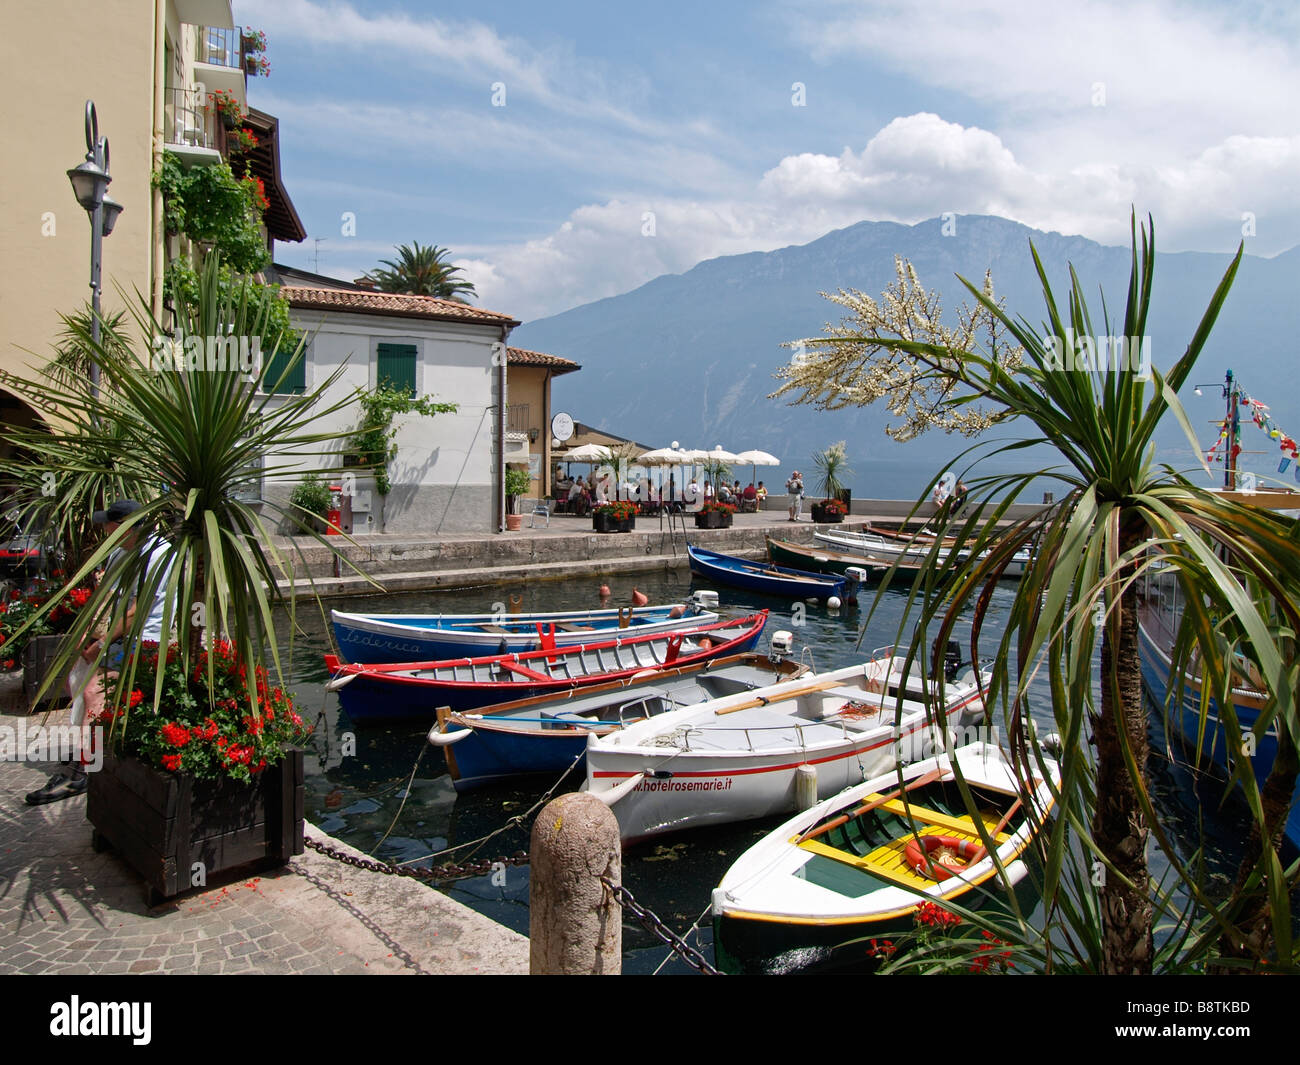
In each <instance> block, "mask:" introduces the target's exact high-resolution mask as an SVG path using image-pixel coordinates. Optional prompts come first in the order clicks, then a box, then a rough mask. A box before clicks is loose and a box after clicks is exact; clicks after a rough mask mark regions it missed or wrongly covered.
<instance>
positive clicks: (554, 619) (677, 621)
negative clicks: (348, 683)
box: [330, 599, 718, 662]
mask: <svg viewBox="0 0 1300 1065" xmlns="http://www.w3.org/2000/svg"><path fill="white" fill-rule="evenodd" d="M330 618H331V620H332V621H333V623H334V638H335V641H336V642H337V644H338V648H339V656H340V657H341V658H342V659H343V660H344V661H345V662H428V661H433V660H435V659H439V658H457V657H461V656H466V655H469V656H473V655H491V654H500V655H503V654H507V653H510V652H515V651H532V650H535V649H537V648H539V647H540V646H541V645H542V638H543V636H547V637H550V638H553V639H554V641H555V645H556V646H557V647H568V646H572V645H574V644H579V643H585V642H590V641H591V640H592V639H594V638H596V637H598V636H600V635H601V634H609V635H614V634H615V633H616V632H618V631H620V630H627V631H630V632H635V633H648V632H675V631H678V630H681V629H688V628H694V627H696V626H698V625H701V624H706V623H708V622H711V621H717V620H718V615H717V614H716V613H712V612H710V611H708V610H705V609H703V608H702V607H701V606H700V604H699V603H698V602H697V601H696V600H694V599H690V600H687V601H686V602H685V603H680V604H669V605H666V606H637V607H624V608H621V609H600V610H566V611H559V612H554V613H545V614H507V613H505V612H504V611H499V612H497V613H495V614H348V613H344V612H343V611H341V610H332V611H330Z"/></svg>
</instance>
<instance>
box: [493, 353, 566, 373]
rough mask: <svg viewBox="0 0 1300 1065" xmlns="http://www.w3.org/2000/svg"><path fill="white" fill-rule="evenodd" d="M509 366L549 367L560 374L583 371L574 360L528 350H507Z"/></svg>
mask: <svg viewBox="0 0 1300 1065" xmlns="http://www.w3.org/2000/svg"><path fill="white" fill-rule="evenodd" d="M506 356H507V360H508V361H507V363H506V365H508V366H549V367H550V368H551V369H553V370H555V371H557V372H558V373H573V371H574V370H581V369H582V367H581V366H579V365H578V364H577V363H576V362H574V361H573V360H572V359H562V358H560V356H558V355H547V354H546V352H544V351H529V350H528V349H527V348H506Z"/></svg>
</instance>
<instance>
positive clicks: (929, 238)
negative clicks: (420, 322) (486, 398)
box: [511, 216, 1300, 497]
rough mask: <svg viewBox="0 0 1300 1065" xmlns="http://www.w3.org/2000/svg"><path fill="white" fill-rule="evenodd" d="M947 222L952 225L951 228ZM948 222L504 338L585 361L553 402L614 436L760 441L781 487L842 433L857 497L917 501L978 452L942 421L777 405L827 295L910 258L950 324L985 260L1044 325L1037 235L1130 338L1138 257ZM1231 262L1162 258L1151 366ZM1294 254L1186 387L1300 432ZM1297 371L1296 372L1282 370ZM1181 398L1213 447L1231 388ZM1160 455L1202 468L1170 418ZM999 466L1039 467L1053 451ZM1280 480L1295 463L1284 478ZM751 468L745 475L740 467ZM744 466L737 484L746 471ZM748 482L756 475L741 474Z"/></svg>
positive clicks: (623, 299)
mask: <svg viewBox="0 0 1300 1065" xmlns="http://www.w3.org/2000/svg"><path fill="white" fill-rule="evenodd" d="M948 228H949V229H952V227H951V226H949V227H948ZM943 230H944V227H943V224H942V223H941V221H940V220H939V219H937V218H936V219H932V220H930V221H928V222H921V223H918V224H917V225H914V226H904V225H898V224H895V223H892V222H860V223H858V224H857V225H853V226H850V227H848V228H846V229H841V230H836V231H834V232H831V233H828V234H826V235H825V236H824V237H821V238H819V239H818V240H815V241H813V242H811V243H809V244H804V245H799V246H792V247H787V248H781V249H779V250H777V251H772V252H754V253H751V254H746V255H732V256H725V257H722V258H718V259H710V260H707V261H705V262H701V263H699V264H698V265H696V266H695V267H693V268H692V269H690V270H688V271H686V272H685V273H682V274H674V275H664V276H662V277H658V278H655V279H654V280H653V281H650V282H648V283H647V284H644V285H642V286H641V287H640V288H637V289H635V290H633V291H631V292H627V293H624V294H623V295H621V296H615V297H611V298H609V299H603V300H599V301H597V302H594V303H589V304H586V305H584V306H581V307H575V308H573V309H572V310H569V311H565V312H564V313H562V314H558V315H555V316H553V317H550V318H544V319H540V320H538V321H534V322H529V323H527V324H525V325H523V326H521V327H520V328H518V329H517V330H516V331H515V332H514V334H513V335H512V337H511V342H512V343H515V344H519V345H522V346H524V347H528V348H532V349H534V350H540V351H550V352H554V353H556V354H560V355H563V356H565V357H566V358H571V359H576V360H577V361H579V362H580V363H582V367H583V368H582V371H581V372H580V373H576V374H569V375H566V376H564V377H561V378H559V379H558V380H557V381H556V382H555V386H554V389H555V395H554V409H555V410H565V411H568V412H569V413H571V414H572V415H573V416H574V417H575V418H576V419H578V420H580V421H583V422H585V423H588V424H591V425H597V426H600V427H602V428H604V429H606V430H609V431H610V432H614V433H617V434H619V435H620V436H626V437H630V438H634V439H639V440H645V441H651V442H654V443H655V444H656V445H657V446H665V445H667V444H669V443H671V442H672V441H673V440H677V441H680V442H681V443H682V444H683V445H686V446H688V447H705V448H708V447H713V446H714V445H715V444H721V445H722V446H723V447H725V448H728V449H729V450H733V451H739V450H744V449H746V448H761V449H763V450H765V451H770V452H772V453H773V454H775V455H778V456H780V457H781V458H782V459H783V460H784V462H783V466H782V467H781V468H780V469H769V470H768V471H766V474H767V476H766V477H765V471H763V470H762V469H760V470H759V471H758V476H759V477H763V478H764V479H766V480H767V481H768V483H769V485H771V484H773V483H776V484H777V485H780V484H782V483H783V482H784V480H785V477H786V476H787V475H788V472H789V470H790V469H791V468H792V467H799V468H802V469H803V470H804V472H805V473H807V472H808V467H809V466H810V465H811V463H810V462H809V456H810V455H811V454H812V453H813V452H814V451H815V450H821V449H823V448H825V447H826V446H827V445H828V444H831V443H833V442H834V441H836V440H841V439H843V440H846V441H847V442H848V453H849V464H850V466H852V467H853V468H854V470H855V471H856V476H855V477H853V478H851V481H852V483H853V486H854V491H855V494H857V495H881V496H908V497H911V496H913V495H915V493H916V491H918V490H919V489H920V488H921V487H922V486H923V484H924V482H925V480H926V479H927V478H928V476H929V472H928V471H930V470H932V469H933V468H934V467H935V466H936V465H937V464H940V463H942V462H944V461H946V460H947V459H948V458H949V457H951V456H952V455H953V454H955V453H958V452H960V451H962V450H964V449H965V448H967V447H969V446H970V445H971V443H972V442H971V441H969V440H967V439H966V438H964V437H961V436H958V435H952V436H948V435H945V434H943V433H941V432H937V431H932V432H930V433H927V434H924V435H923V436H921V437H919V438H917V439H916V440H913V441H912V442H910V443H908V444H897V443H895V442H894V441H893V440H891V439H890V438H889V437H887V436H886V435H885V432H884V427H885V426H886V425H887V424H890V423H891V420H892V419H891V418H890V416H889V414H888V412H887V411H885V410H884V409H883V407H880V406H874V407H867V408H860V409H853V410H846V411H828V412H821V411H817V410H815V409H813V408H812V407H810V406H791V405H789V404H788V403H786V402H784V401H783V400H782V401H778V400H770V399H768V398H767V395H768V393H770V392H772V391H773V390H774V389H775V388H776V387H777V382H776V381H775V380H774V379H773V377H772V373H773V371H775V370H776V369H777V367H778V366H780V365H781V364H782V363H784V362H786V361H788V359H789V358H790V355H791V352H790V350H789V349H786V348H783V347H782V346H781V345H782V343H783V342H786V341H790V340H795V339H799V338H806V337H813V336H817V335H819V334H821V332H822V329H823V327H824V325H825V323H826V322H827V321H828V320H829V321H839V319H840V318H841V317H842V314H841V308H840V307H838V306H837V305H835V304H832V303H830V302H828V301H827V300H825V299H823V298H822V297H821V295H820V293H821V292H834V291H836V290H838V289H840V288H846V289H857V290H860V291H862V292H865V293H867V294H869V295H871V296H876V297H878V296H879V295H880V293H881V292H882V291H883V290H884V289H885V288H886V286H888V285H889V284H890V283H891V282H893V280H894V278H895V271H894V257H895V256H899V257H902V258H904V259H908V260H910V261H911V262H912V264H913V266H914V267H915V268H916V271H917V274H918V276H919V277H920V280H921V283H922V284H923V285H925V286H926V287H927V288H929V289H931V290H934V289H938V290H939V291H940V292H941V293H942V294H943V304H944V308H945V317H946V318H949V319H950V318H951V315H952V312H953V310H954V309H955V308H956V307H957V306H959V305H960V304H961V303H962V302H965V300H964V296H965V295H966V293H965V289H964V288H963V287H962V286H961V284H960V282H959V281H958V280H957V278H956V276H954V275H961V276H963V277H966V278H968V279H969V280H970V281H971V282H972V283H974V284H976V285H978V284H980V283H981V282H982V280H983V278H984V274H985V271H986V270H992V272H993V281H994V285H995V289H996V292H997V294H998V295H999V297H1005V298H1006V306H1007V309H1008V310H1009V312H1010V313H1011V314H1012V315H1013V316H1015V315H1022V316H1024V317H1025V318H1026V319H1028V320H1029V321H1030V322H1031V323H1033V324H1034V325H1036V326H1040V331H1041V325H1040V323H1041V322H1042V319H1043V317H1044V313H1043V303H1042V295H1041V288H1040V285H1039V282H1038V278H1037V275H1036V273H1035V270H1034V265H1033V260H1032V259H1031V257H1030V253H1029V242H1030V241H1031V240H1032V241H1033V243H1034V246H1035V247H1036V248H1037V249H1038V253H1039V256H1040V257H1041V258H1042V260H1043V264H1044V267H1045V268H1046V270H1047V272H1048V276H1049V278H1050V280H1051V282H1052V285H1053V288H1054V290H1055V291H1056V293H1057V297H1058V300H1060V301H1061V302H1062V303H1064V300H1065V297H1066V294H1067V293H1068V284H1069V267H1070V265H1071V264H1072V265H1073V267H1074V269H1075V271H1076V273H1077V274H1078V275H1079V278H1080V280H1081V282H1082V284H1083V286H1084V291H1085V294H1086V296H1087V298H1088V301H1089V306H1090V308H1091V310H1092V313H1093V315H1094V331H1095V332H1098V333H1103V332H1107V330H1106V329H1105V327H1104V325H1103V324H1102V322H1101V320H1100V318H1101V300H1100V299H1099V298H1098V295H1097V293H1098V287H1099V286H1100V287H1101V289H1102V291H1104V293H1105V296H1106V305H1107V307H1108V308H1109V310H1110V314H1111V317H1112V320H1114V319H1116V318H1118V319H1119V321H1118V322H1114V324H1113V325H1112V327H1111V329H1110V330H1109V332H1113V333H1119V332H1121V331H1122V325H1123V322H1122V317H1123V305H1124V301H1125V293H1126V288H1127V283H1128V276H1129V264H1130V250H1129V249H1128V248H1127V247H1108V246H1104V245H1101V244H1097V243H1096V242H1094V241H1091V240H1087V239H1085V238H1083V237H1078V236H1063V235H1061V234H1060V233H1044V232H1041V231H1039V230H1034V229H1030V228H1028V227H1026V226H1023V225H1020V224H1019V223H1016V222H1011V221H1008V220H1006V219H1003V218H995V217H988V216H959V217H958V218H957V219H956V227H955V233H953V234H952V235H949V236H945V235H944V232H943ZM1230 260H1231V256H1230V255H1226V254H1214V253H1202V252H1178V253H1160V255H1159V257H1158V261H1157V263H1156V271H1155V289H1154V292H1153V297H1152V312H1151V317H1150V324H1149V329H1148V336H1149V342H1150V346H1151V351H1152V358H1153V361H1154V363H1155V365H1156V366H1157V367H1160V368H1165V367H1168V366H1169V365H1171V364H1172V363H1173V361H1174V360H1175V359H1176V358H1177V356H1178V355H1179V354H1181V353H1182V351H1183V350H1184V349H1185V347H1186V344H1187V341H1188V339H1189V338H1190V337H1191V336H1192V334H1193V333H1194V331H1195V329H1196V326H1197V323H1198V322H1199V318H1200V315H1201V313H1202V312H1203V311H1204V309H1205V307H1206V305H1207V304H1208V302H1209V300H1210V297H1211V295H1212V294H1213V292H1214V289H1215V286H1216V285H1217V284H1218V282H1219V280H1220V278H1221V277H1222V276H1223V272H1224V270H1225V269H1226V268H1227V265H1228V263H1229V262H1230ZM1298 282H1300V248H1295V249H1292V250H1291V251H1288V252H1286V253H1284V254H1282V255H1279V256H1276V257H1275V258H1273V259H1261V258H1258V257H1255V256H1247V257H1245V258H1244V260H1243V262H1242V265H1241V268H1240V269H1239V271H1238V274H1237V279H1236V282H1235V284H1234V285H1233V288H1232V292H1231V294H1230V295H1229V297H1228V300H1227V303H1226V304H1225V306H1224V309H1223V312H1222V314H1221V315H1220V316H1219V320H1218V322H1217V324H1216V325H1215V328H1214V331H1213V333H1212V334H1211V338H1210V341H1209V343H1208V344H1207V345H1206V347H1205V350H1204V351H1203V352H1202V354H1201V357H1200V360H1199V362H1198V364H1197V369H1196V370H1195V371H1194V373H1193V379H1194V382H1193V383H1200V382H1207V383H1210V384H1211V385H1214V384H1216V383H1217V382H1221V381H1222V380H1223V374H1224V371H1225V369H1227V368H1231V369H1233V371H1234V372H1235V373H1236V376H1237V379H1238V381H1240V382H1241V384H1242V385H1243V387H1244V388H1245V389H1246V390H1247V391H1249V392H1250V394H1251V395H1252V396H1253V397H1255V398H1257V399H1260V400H1262V401H1263V402H1265V403H1268V404H1270V405H1271V406H1272V414H1273V417H1274V421H1275V422H1276V423H1277V424H1278V425H1280V426H1282V427H1283V428H1284V429H1285V430H1286V431H1288V432H1291V433H1292V434H1293V435H1300V396H1297V394H1296V393H1295V392H1292V391H1290V389H1289V388H1278V387H1277V386H1278V385H1280V384H1282V383H1283V382H1284V381H1285V379H1286V377H1287V376H1288V375H1289V374H1290V373H1292V372H1295V366H1296V358H1295V353H1294V349H1295V343H1296V341H1295V338H1296V336H1297V335H1300V300H1297V298H1296V297H1297V295H1298V294H1300V284H1298ZM1288 366H1290V367H1292V369H1291V370H1288V369H1287V367H1288ZM1183 400H1184V403H1185V404H1186V405H1187V407H1188V411H1189V416H1190V418H1191V420H1192V422H1193V425H1194V426H1196V427H1197V429H1198V430H1201V431H1202V443H1203V445H1205V446H1208V444H1209V443H1210V442H1212V440H1213V437H1214V435H1215V434H1214V427H1213V426H1212V425H1211V424H1210V423H1211V422H1213V421H1214V420H1215V419H1216V418H1218V417H1221V416H1222V411H1223V406H1222V399H1221V392H1219V391H1218V390H1217V389H1214V388H1207V389H1204V394H1203V396H1201V397H1195V396H1193V395H1192V394H1191V390H1190V389H1185V391H1184V395H1183ZM1031 430H1032V427H1028V426H1025V427H1020V426H1016V425H1015V424H1014V423H1012V425H1011V426H1010V427H1007V426H1004V427H1001V428H999V429H998V430H995V433H996V435H997V436H998V437H999V438H1005V437H1007V436H1009V435H1011V436H1024V435H1029V433H1030V432H1031ZM1160 443H1161V457H1162V458H1165V459H1167V460H1168V461H1172V462H1175V463H1176V464H1177V465H1178V466H1180V467H1186V466H1187V465H1189V464H1190V463H1191V462H1193V461H1194V459H1193V457H1192V453H1191V449H1190V448H1188V447H1187V444H1186V440H1185V438H1184V437H1183V436H1182V434H1181V432H1179V430H1178V429H1177V427H1176V426H1174V425H1173V424H1170V425H1167V426H1165V427H1164V431H1163V433H1162V436H1161V437H1160ZM1243 447H1244V448H1245V450H1246V451H1248V452H1249V451H1252V450H1259V451H1261V452H1264V454H1262V455H1260V456H1256V457H1254V458H1253V460H1248V459H1243V466H1245V467H1250V466H1251V465H1252V462H1253V464H1254V466H1255V468H1257V469H1258V472H1259V473H1261V474H1272V475H1276V473H1277V458H1278V452H1277V445H1276V443H1275V442H1273V441H1270V440H1269V439H1268V438H1267V437H1266V436H1265V434H1263V433H1262V432H1260V431H1257V430H1255V429H1253V428H1252V427H1250V426H1247V428H1246V429H1245V430H1244V434H1243ZM1043 454H1044V457H1043V458H1040V459H1038V460H1031V459H1027V458H1025V457H1024V456H1025V455H1026V453H1024V452H1021V453H1018V455H1017V457H1016V458H1015V459H1008V460H1003V466H1004V468H1005V467H1006V466H1007V465H1009V464H1010V463H1015V464H1017V465H1024V464H1026V463H1027V462H1029V461H1034V462H1035V464H1036V465H1042V464H1046V462H1047V461H1048V459H1049V456H1048V455H1047V453H1046V452H1044V453H1043ZM1287 472H1288V475H1289V474H1290V473H1291V471H1290V470H1288V471H1287ZM746 473H747V471H746ZM740 475H741V474H740V471H737V476H740ZM746 479H747V478H746Z"/></svg>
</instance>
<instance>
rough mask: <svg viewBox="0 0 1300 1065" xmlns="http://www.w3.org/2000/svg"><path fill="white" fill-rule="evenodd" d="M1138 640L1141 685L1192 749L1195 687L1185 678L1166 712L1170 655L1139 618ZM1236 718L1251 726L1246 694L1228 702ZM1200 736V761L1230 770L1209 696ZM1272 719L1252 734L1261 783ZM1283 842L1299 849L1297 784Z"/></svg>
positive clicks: (1268, 763)
mask: <svg viewBox="0 0 1300 1065" xmlns="http://www.w3.org/2000/svg"><path fill="white" fill-rule="evenodd" d="M1138 640H1139V644H1140V651H1141V663H1142V680H1143V683H1144V684H1145V685H1146V688H1147V691H1148V693H1149V694H1150V695H1151V698H1152V701H1153V702H1154V703H1155V705H1156V707H1157V709H1158V710H1159V712H1160V713H1161V714H1162V715H1165V716H1166V720H1167V722H1168V724H1169V727H1170V729H1171V731H1172V732H1173V733H1174V734H1175V735H1176V736H1177V737H1178V738H1179V740H1180V741H1182V743H1183V745H1184V746H1185V747H1186V748H1187V749H1188V750H1189V751H1191V752H1193V754H1195V753H1196V750H1197V737H1198V735H1199V734H1200V731H1201V712H1200V708H1201V700H1200V694H1199V691H1194V690H1193V688H1195V685H1194V684H1193V683H1191V682H1190V681H1189V682H1187V683H1186V684H1185V685H1184V690H1183V700H1182V702H1181V704H1180V705H1178V706H1176V707H1174V708H1173V713H1172V714H1170V713H1169V712H1168V695H1169V680H1170V659H1169V655H1168V653H1167V652H1166V651H1165V650H1164V648H1163V647H1162V645H1161V641H1160V640H1159V639H1158V638H1157V636H1156V630H1155V629H1154V627H1149V626H1148V625H1145V624H1142V623H1139V625H1138ZM1233 705H1234V709H1235V712H1236V715H1237V720H1238V722H1240V724H1241V728H1242V731H1243V732H1246V731H1249V730H1251V729H1253V728H1254V726H1255V722H1256V720H1257V719H1258V717H1259V709H1258V707H1257V706H1254V705H1252V704H1251V702H1250V701H1248V700H1242V701H1237V702H1234V704H1233ZM1205 720H1206V725H1205V732H1204V738H1203V740H1202V742H1201V749H1200V755H1201V758H1202V760H1203V761H1204V762H1208V763H1209V764H1211V765H1213V766H1214V767H1215V768H1216V769H1217V770H1218V771H1219V772H1220V773H1222V774H1223V775H1224V776H1228V775H1230V774H1231V772H1232V766H1231V759H1230V754H1229V750H1228V736H1227V732H1226V730H1225V729H1224V727H1223V725H1222V723H1221V722H1220V720H1219V715H1218V707H1217V706H1216V705H1215V704H1214V703H1213V702H1211V704H1210V707H1209V710H1208V712H1207V713H1206V716H1205ZM1276 727H1277V726H1276V725H1274V726H1273V728H1270V729H1269V730H1268V731H1267V732H1266V733H1265V735H1264V736H1263V737H1262V738H1259V739H1257V741H1256V742H1257V746H1256V749H1255V756H1254V757H1253V758H1252V759H1251V766H1252V768H1253V770H1254V773H1255V778H1256V780H1258V781H1259V782H1260V784H1261V785H1262V784H1263V782H1264V780H1265V779H1266V778H1267V776H1268V774H1269V770H1271V769H1272V767H1273V759H1274V758H1276V757H1277V732H1276ZM1283 841H1284V846H1285V847H1286V848H1287V850H1288V852H1289V853H1294V852H1300V785H1298V786H1297V788H1296V790H1295V792H1294V793H1293V794H1292V796H1291V810H1290V813H1289V814H1288V816H1287V822H1286V828H1285V829H1284V830H1283Z"/></svg>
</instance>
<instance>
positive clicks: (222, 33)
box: [194, 26, 244, 70]
mask: <svg viewBox="0 0 1300 1065" xmlns="http://www.w3.org/2000/svg"><path fill="white" fill-rule="evenodd" d="M194 28H195V30H196V33H195V36H194V61H195V62H196V63H210V64H211V65H213V66H217V67H230V68H231V69H233V70H243V69H244V50H243V47H242V45H241V43H240V33H239V30H237V29H229V30H226V29H218V28H216V27H214V26H196V27H194Z"/></svg>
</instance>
